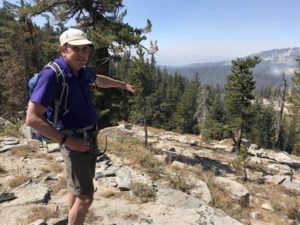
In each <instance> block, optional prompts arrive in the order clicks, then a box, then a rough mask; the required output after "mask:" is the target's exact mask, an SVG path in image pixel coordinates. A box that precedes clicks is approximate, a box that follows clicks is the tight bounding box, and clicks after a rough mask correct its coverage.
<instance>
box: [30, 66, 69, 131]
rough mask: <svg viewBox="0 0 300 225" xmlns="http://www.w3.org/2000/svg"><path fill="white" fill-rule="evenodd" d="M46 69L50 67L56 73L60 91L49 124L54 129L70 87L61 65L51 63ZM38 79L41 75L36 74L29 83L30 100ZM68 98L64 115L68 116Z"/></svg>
mask: <svg viewBox="0 0 300 225" xmlns="http://www.w3.org/2000/svg"><path fill="white" fill-rule="evenodd" d="M45 67H49V68H51V69H52V70H53V71H54V72H55V74H56V79H57V83H58V90H57V94H56V98H55V100H54V113H53V119H52V121H49V120H48V122H50V123H51V124H52V126H53V127H56V124H57V119H58V113H59V111H60V110H61V105H62V101H63V96H64V92H65V91H66V93H67V94H68V88H69V86H68V84H67V83H66V81H65V77H64V74H63V72H62V70H61V69H60V67H59V65H58V64H57V63H56V62H49V63H48V64H47V65H46V66H45ZM38 79H39V74H38V73H35V74H33V76H32V77H31V79H30V80H29V81H28V89H29V98H30V96H31V94H32V92H33V90H34V88H35V86H36V83H37V81H38ZM67 98H68V96H66V98H65V104H64V114H66V113H67V112H68V110H67V109H66V102H67Z"/></svg>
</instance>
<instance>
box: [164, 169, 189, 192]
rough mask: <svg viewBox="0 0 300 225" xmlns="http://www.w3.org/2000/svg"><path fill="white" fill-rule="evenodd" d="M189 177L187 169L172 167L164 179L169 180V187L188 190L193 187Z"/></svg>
mask: <svg viewBox="0 0 300 225" xmlns="http://www.w3.org/2000/svg"><path fill="white" fill-rule="evenodd" d="M189 177H190V173H189V171H188V170H187V169H176V168H172V169H171V173H168V174H166V176H165V179H166V180H167V181H168V182H169V185H170V187H171V188H174V189H176V190H181V191H183V192H188V191H189V190H191V189H192V188H193V184H191V182H190V181H189Z"/></svg>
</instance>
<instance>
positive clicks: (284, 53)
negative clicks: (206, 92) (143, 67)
mask: <svg viewBox="0 0 300 225" xmlns="http://www.w3.org/2000/svg"><path fill="white" fill-rule="evenodd" d="M249 56H251V57H253V56H258V57H259V58H260V59H261V62H260V64H258V65H257V66H256V67H255V68H254V70H253V76H254V79H255V81H256V84H257V86H266V85H279V84H281V83H282V76H281V75H282V73H285V75H286V78H287V79H288V80H289V82H290V80H291V77H292V76H293V75H294V73H295V71H297V70H299V67H298V64H297V62H296V58H297V57H299V56H300V48H299V47H294V48H282V49H272V50H268V51H262V52H260V53H255V54H251V55H249ZM249 56H246V57H249ZM246 57H241V58H246ZM161 67H162V68H166V69H167V71H168V72H169V73H172V74H173V73H174V72H176V71H177V72H178V73H180V74H181V75H182V76H184V77H186V78H188V79H190V78H192V77H193V76H194V75H195V74H196V73H198V74H199V77H200V79H201V81H202V82H203V83H205V84H212V85H215V84H220V85H223V84H224V82H225V81H226V77H227V75H228V74H229V73H230V69H231V60H228V61H220V62H212V63H194V64H190V65H185V66H180V67H173V66H161Z"/></svg>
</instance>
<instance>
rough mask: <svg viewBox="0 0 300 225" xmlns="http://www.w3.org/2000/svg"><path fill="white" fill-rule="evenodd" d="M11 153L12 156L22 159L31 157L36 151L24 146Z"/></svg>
mask: <svg viewBox="0 0 300 225" xmlns="http://www.w3.org/2000/svg"><path fill="white" fill-rule="evenodd" d="M10 152H11V154H12V155H14V156H16V157H20V158H21V157H27V156H29V155H30V154H31V153H33V152H34V149H33V148H32V147H31V146H23V147H16V148H13V149H12V150H11V151H10Z"/></svg>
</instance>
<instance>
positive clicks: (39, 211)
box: [21, 206, 59, 225]
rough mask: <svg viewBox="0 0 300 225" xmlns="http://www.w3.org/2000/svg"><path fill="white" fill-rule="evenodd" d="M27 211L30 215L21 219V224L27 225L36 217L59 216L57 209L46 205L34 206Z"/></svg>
mask: <svg viewBox="0 0 300 225" xmlns="http://www.w3.org/2000/svg"><path fill="white" fill-rule="evenodd" d="M29 212H30V215H29V216H28V218H27V219H26V220H24V221H22V223H21V224H22V225H28V224H30V223H32V222H34V221H36V220H38V219H44V220H48V219H50V218H57V217H58V216H59V214H58V212H57V211H55V210H54V209H52V208H50V207H46V206H40V207H38V206H34V207H33V208H31V210H30V211H29Z"/></svg>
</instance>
